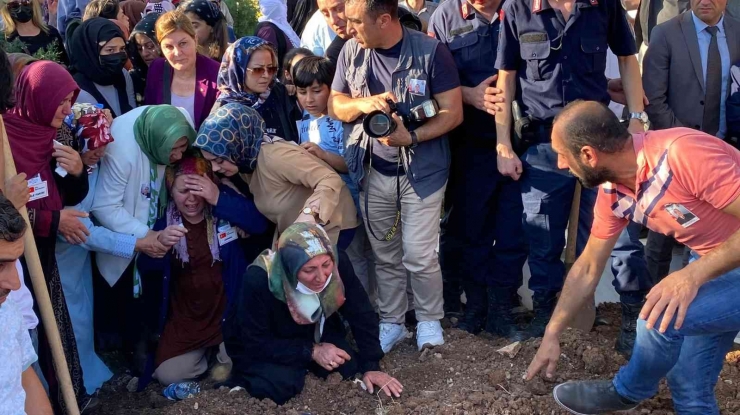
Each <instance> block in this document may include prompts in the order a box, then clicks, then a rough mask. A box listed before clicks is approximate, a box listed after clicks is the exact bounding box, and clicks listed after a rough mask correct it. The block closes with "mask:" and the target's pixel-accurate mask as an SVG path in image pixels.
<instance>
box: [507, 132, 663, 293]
mask: <svg viewBox="0 0 740 415" xmlns="http://www.w3.org/2000/svg"><path fill="white" fill-rule="evenodd" d="M521 159H522V166H523V169H524V173H523V174H522V177H521V179H520V182H521V188H522V202H523V203H524V216H523V223H524V231H525V235H526V237H527V239H528V240H529V269H530V272H531V278H530V279H529V288H530V289H531V290H532V291H534V298H535V300H539V301H542V300H546V299H547V298H548V297H553V296H554V295H555V293H557V292H558V291H560V290H561V289H562V288H563V282H564V278H565V265H564V264H563V262H562V261H561V260H560V255H561V254H562V252H563V248H564V247H565V231H566V228H567V226H568V217H569V216H570V207H571V205H572V203H573V193H574V191H575V186H576V178H575V177H574V176H573V175H571V174H570V173H569V172H567V171H565V170H561V169H558V167H557V154H556V153H555V152H554V151H553V150H552V146H551V145H550V144H549V143H543V144H538V145H534V146H532V147H530V148H529V149H528V150H527V152H526V153H525V154H524V155H523V156H522V157H521ZM596 195H597V192H596V190H595V189H586V188H584V189H583V190H582V191H581V204H580V206H579V217H578V237H577V243H576V254H577V255H578V254H580V253H581V251H582V250H583V248H584V247H585V246H586V242H587V241H588V237H589V235H590V233H591V224H592V223H593V209H594V203H595V202H596ZM639 234H640V225H639V224H636V223H634V224H630V225H629V226H628V227H627V229H625V230H624V231H623V232H622V234H621V235H620V237H619V240H618V241H617V244H616V246H615V247H614V251H613V252H612V272H613V274H614V276H615V279H614V281H613V284H614V288H615V289H616V291H617V293H618V294H619V295H620V298H621V300H622V302H624V303H628V304H634V303H638V302H640V301H642V299H643V297H644V295H645V294H646V293H647V291H649V290H650V288H651V287H652V285H653V284H652V282H651V279H650V275H649V273H648V271H647V266H646V264H645V254H644V248H643V246H642V243H641V242H640V239H639Z"/></svg>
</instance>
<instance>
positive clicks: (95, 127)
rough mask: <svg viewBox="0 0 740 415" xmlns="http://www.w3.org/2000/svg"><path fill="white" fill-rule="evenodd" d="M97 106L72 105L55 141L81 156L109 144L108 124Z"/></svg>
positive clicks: (110, 140) (111, 138)
mask: <svg viewBox="0 0 740 415" xmlns="http://www.w3.org/2000/svg"><path fill="white" fill-rule="evenodd" d="M99 105H100V104H97V105H93V104H81V103H77V104H74V105H73V106H72V114H69V115H68V116H67V117H66V118H64V122H63V123H62V126H61V127H59V130H57V141H59V142H60V143H62V144H64V145H67V146H70V147H72V148H73V149H75V150H77V151H78V152H80V153H83V154H84V153H87V152H88V151H92V150H96V149H98V148H100V147H103V146H104V145H107V144H109V143H111V142H112V141H113V136H112V135H111V133H110V123H109V122H108V118H106V116H105V113H104V112H103V110H102V109H101V108H100V106H99Z"/></svg>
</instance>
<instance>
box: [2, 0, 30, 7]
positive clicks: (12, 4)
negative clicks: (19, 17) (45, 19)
mask: <svg viewBox="0 0 740 415" xmlns="http://www.w3.org/2000/svg"><path fill="white" fill-rule="evenodd" d="M30 4H31V0H20V1H10V2H8V9H18V8H19V7H21V6H29V5H30Z"/></svg>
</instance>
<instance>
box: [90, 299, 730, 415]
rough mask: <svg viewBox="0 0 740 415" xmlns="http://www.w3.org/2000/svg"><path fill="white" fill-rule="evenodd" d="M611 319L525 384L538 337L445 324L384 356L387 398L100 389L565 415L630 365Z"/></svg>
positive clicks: (302, 409) (205, 406)
mask: <svg viewBox="0 0 740 415" xmlns="http://www.w3.org/2000/svg"><path fill="white" fill-rule="evenodd" d="M600 311H601V315H602V316H603V317H605V318H606V319H607V320H608V321H609V322H610V324H609V325H605V326H599V327H596V329H595V330H593V331H591V332H589V333H582V332H579V331H575V330H568V331H567V332H566V333H564V335H563V336H562V339H561V352H562V355H561V359H560V363H559V365H558V372H557V376H556V377H555V379H553V380H551V381H550V380H543V379H536V380H535V381H533V382H528V383H526V382H524V381H523V380H522V376H523V374H524V371H525V370H526V368H527V366H528V365H529V362H530V361H531V359H532V357H533V356H534V354H535V352H536V350H537V347H538V346H539V344H540V340H539V339H534V340H530V341H527V342H524V343H523V344H522V347H521V349H520V350H519V351H518V353H517V354H516V356H515V357H514V358H509V357H506V356H503V355H501V354H499V353H497V352H496V350H497V349H499V348H501V347H504V346H506V345H507V342H506V341H505V340H503V339H499V338H484V337H481V336H472V335H470V334H467V333H465V332H462V331H459V330H455V329H448V330H445V342H446V343H445V345H443V346H440V347H437V348H435V349H434V350H431V351H429V352H426V353H423V354H420V353H419V352H417V351H416V347H415V344H414V343H413V340H408V341H407V342H404V343H403V344H401V345H400V346H399V347H398V348H397V349H396V350H394V351H393V352H391V353H390V354H389V355H388V356H386V358H385V359H383V361H382V362H381V366H382V368H383V370H385V371H387V372H389V373H391V374H392V375H393V376H395V377H396V378H397V379H399V380H400V381H401V383H402V384H403V386H404V394H403V396H402V397H401V398H400V399H390V398H387V397H386V396H385V395H384V394H381V395H377V396H376V395H370V394H368V393H367V392H364V391H363V390H362V389H360V387H359V386H358V385H355V384H353V383H351V382H339V383H337V382H334V381H332V380H329V381H324V380H321V379H317V378H316V377H314V376H312V375H309V376H308V378H307V379H306V388H305V389H304V391H303V393H302V394H301V395H299V396H298V397H296V398H295V399H293V400H291V401H290V402H288V403H287V404H286V405H284V406H281V407H278V406H277V405H275V403H274V402H272V401H258V400H256V399H253V398H250V397H249V396H248V395H247V393H246V392H244V391H240V392H234V393H229V392H228V391H227V390H214V389H211V387H212V384H209V383H204V384H203V388H204V392H202V393H201V394H199V395H198V396H196V397H194V398H190V399H186V400H184V401H182V402H177V403H171V402H168V401H166V400H164V401H163V399H164V398H161V396H159V393H160V392H161V388H159V387H158V386H157V387H154V386H150V388H149V389H148V390H147V391H146V392H143V393H140V394H132V393H128V392H126V390H125V388H124V389H122V390H121V389H118V391H116V392H111V391H110V390H108V391H104V392H102V393H101V395H100V397H101V400H102V401H103V402H102V403H103V406H102V410H101V412H99V413H104V414H116V415H117V414H121V415H123V414H127V415H128V414H133V413H135V414H165V415H194V414H214V415H216V414H219V415H220V414H223V415H227V414H228V415H231V414H234V415H235V414H240V415H241V414H255V415H257V414H258V415H273V414H274V415H277V414H288V415H303V414H312V415H316V414H362V415H365V414H374V415H397V414H398V415H400V414H419V415H421V414H424V415H428V414H445V415H446V414H450V415H452V414H469V415H474V414H481V415H482V414H505V415H516V414H522V415H531V414H548V415H549V414H564V413H565V412H564V411H562V410H560V409H559V407H558V406H557V404H556V403H555V401H554V400H553V399H552V388H553V387H554V386H555V385H556V384H557V383H559V382H562V381H566V380H570V379H598V378H606V377H610V376H612V375H613V374H614V373H616V371H617V370H618V369H619V367H620V366H621V365H622V364H624V363H625V360H624V358H622V357H621V356H620V355H619V354H617V353H616V352H615V351H614V342H615V340H616V337H617V334H618V331H619V327H618V325H619V322H620V314H619V313H620V312H619V306H618V305H614V304H611V305H606V306H604V307H601V308H600ZM739 362H740V352H732V353H730V354H728V356H727V359H726V363H725V366H724V368H723V370H722V373H721V375H720V381H719V382H718V384H717V390H716V392H717V396H718V401H719V405H720V409H721V411H722V413H723V414H735V413H738V414H740V390H739V386H740V373H739V372H738V370H739V365H740V363H739ZM672 408H673V406H672V403H671V398H670V393H669V391H668V388H667V387H666V385H665V382H664V383H663V384H661V387H660V392H659V393H658V395H657V396H655V397H654V398H653V399H651V400H649V401H647V402H645V403H644V404H642V405H641V406H640V407H638V409H636V410H634V411H631V412H629V413H631V414H654V415H666V414H672V413H673V409H672Z"/></svg>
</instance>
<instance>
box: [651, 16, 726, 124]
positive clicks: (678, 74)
mask: <svg viewBox="0 0 740 415" xmlns="http://www.w3.org/2000/svg"><path fill="white" fill-rule="evenodd" d="M724 27H725V34H726V36H727V47H728V49H729V50H730V61H731V62H730V63H731V64H732V63H734V62H737V60H738V59H740V21H738V20H735V19H733V18H731V17H730V16H727V15H725V17H724ZM642 83H643V88H644V89H645V95H646V96H647V98H648V100H649V101H650V105H648V106H647V108H645V111H646V112H647V113H648V116H649V117H650V122H651V123H652V127H653V129H655V130H662V129H666V128H673V127H689V128H694V129H697V130H700V129H701V124H702V120H703V116H704V95H705V90H704V88H705V86H704V74H703V70H702V64H701V55H700V54H699V39H698V37H697V36H696V28H695V27H694V22H693V19H692V17H691V12H690V11H687V12H684V13H683V14H681V15H680V16H677V17H675V18H673V19H671V20H669V21H667V22H665V23H663V24H661V25H658V26H657V27H655V29H654V30H653V33H652V37H651V38H650V48H648V51H647V53H646V54H645V58H644V60H643V62H642ZM728 91H729V87H728Z"/></svg>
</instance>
